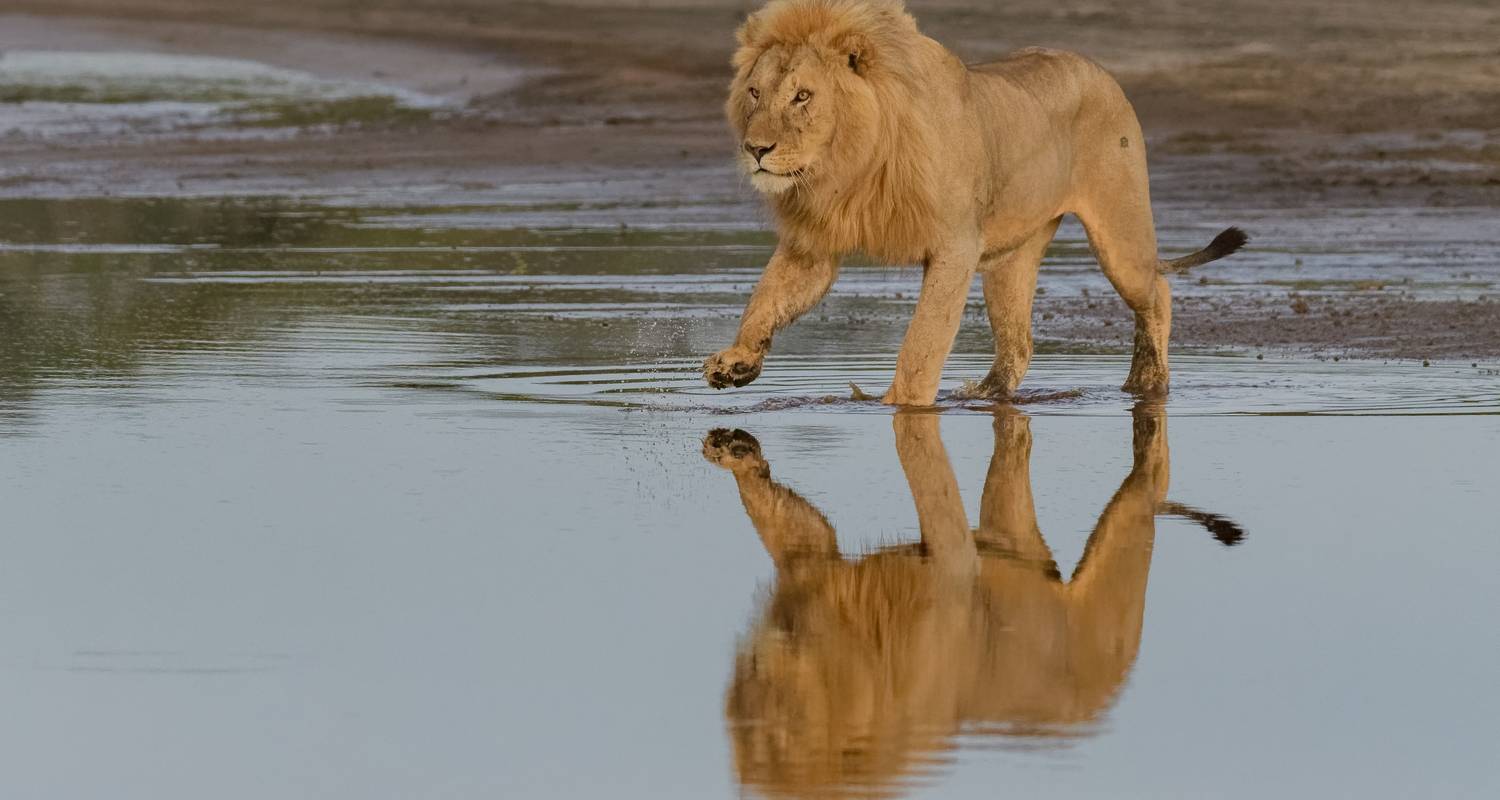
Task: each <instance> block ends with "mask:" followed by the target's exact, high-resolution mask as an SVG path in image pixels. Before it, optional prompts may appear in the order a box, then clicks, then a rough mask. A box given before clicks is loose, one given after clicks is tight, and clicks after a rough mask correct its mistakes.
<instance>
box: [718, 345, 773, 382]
mask: <svg viewBox="0 0 1500 800" xmlns="http://www.w3.org/2000/svg"><path fill="white" fill-rule="evenodd" d="M764 358H765V357H764V356H763V355H761V354H760V353H757V352H755V351H753V350H750V349H749V348H746V347H740V346H738V345H736V346H734V347H731V348H729V349H728V350H721V351H719V352H717V353H715V354H713V355H711V356H709V357H708V360H707V361H704V362H703V379H704V380H706V381H708V385H709V386H712V387H713V388H715V389H723V388H725V387H726V386H744V385H745V384H747V383H749V382H751V381H753V380H755V379H756V378H758V377H760V365H761V364H762V363H763V362H764Z"/></svg>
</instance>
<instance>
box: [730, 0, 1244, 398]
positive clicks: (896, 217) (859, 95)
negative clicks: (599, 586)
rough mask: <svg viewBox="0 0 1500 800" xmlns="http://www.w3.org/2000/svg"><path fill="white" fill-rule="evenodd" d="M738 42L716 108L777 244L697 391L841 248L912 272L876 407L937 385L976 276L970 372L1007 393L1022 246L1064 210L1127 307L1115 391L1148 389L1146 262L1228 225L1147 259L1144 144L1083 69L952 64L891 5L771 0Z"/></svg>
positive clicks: (1156, 347) (791, 305)
mask: <svg viewBox="0 0 1500 800" xmlns="http://www.w3.org/2000/svg"><path fill="white" fill-rule="evenodd" d="M738 38H739V45H740V46H739V49H738V50H737V51H736V52H735V54H734V59H733V64H734V68H735V70H736V73H735V77H734V80H733V82H732V83H731V84H730V88H729V100H728V102H727V103H726V105H725V111H726V113H727V115H728V117H729V121H730V124H731V125H732V126H733V128H734V130H735V133H736V134H737V135H738V136H739V141H740V143H741V145H742V146H741V148H740V151H739V162H740V165H741V166H742V167H743V168H744V170H745V172H746V173H747V174H748V175H749V176H750V182H751V184H752V185H754V186H755V188H756V189H758V190H760V191H761V192H762V193H763V194H765V195H766V196H767V198H768V200H769V203H770V205H771V207H772V209H773V210H774V212H775V215H776V218H777V222H778V228H779V233H780V243H779V245H778V246H777V248H776V252H775V254H774V255H772V256H771V260H770V262H769V263H768V264H767V265H766V268H765V273H764V274H763V275H762V276H761V280H760V283H759V285H757V286H756V288H755V291H754V293H752V294H751V296H750V301H749V304H748V305H747V306H746V307H745V313H744V317H743V318H742V320H741V322H740V328H739V333H738V335H737V336H736V337H735V342H734V344H733V346H731V347H729V348H728V349H725V350H723V351H721V352H719V353H717V354H715V355H713V356H711V357H710V358H709V359H708V360H707V361H706V362H704V365H703V374H704V377H705V378H706V379H707V381H708V384H709V385H710V386H713V387H715V388H723V387H726V386H730V385H733V386H744V385H745V384H747V383H749V382H751V381H753V380H755V378H756V377H757V376H758V375H759V374H760V371H761V365H762V363H763V361H764V359H765V357H766V353H767V351H769V350H770V347H771V337H772V335H773V334H775V333H776V331H778V330H780V329H781V328H784V327H786V326H787V325H788V324H790V323H791V322H792V321H793V320H795V319H796V318H797V317H799V316H801V315H802V314H803V313H805V312H806V311H807V310H808V309H810V308H812V306H814V305H816V304H817V302H818V301H819V300H820V299H821V298H822V297H823V295H824V294H826V293H827V292H828V289H829V287H831V286H832V285H833V281H834V278H835V277H836V275H837V273H838V266H839V259H840V258H841V257H842V256H844V255H845V254H848V253H851V252H854V251H862V252H864V253H866V254H868V255H870V256H872V257H874V258H876V259H879V260H882V261H886V262H890V263H914V262H920V263H921V264H922V266H923V274H922V292H921V297H920V299H919V300H918V301H917V307H916V312H915V314H914V315H913V317H912V320H911V324H910V326H909V327H908V328H907V331H906V339H905V341H904V342H903V343H902V345H901V354H900V356H899V357H898V359H897V362H896V376H895V380H894V381H893V382H892V384H891V387H890V390H889V391H888V392H886V394H885V397H884V398H883V400H884V401H885V402H886V403H893V404H900V405H927V404H930V403H932V402H933V400H934V399H935V398H936V397H937V387H938V379H939V377H940V374H941V372H942V367H943V361H944V360H945V359H946V358H947V355H948V351H949V350H950V349H951V348H952V346H953V339H954V336H955V335H956V334H957V331H958V325H959V321H960V319H961V318H962V316H963V311H964V305H965V303H966V300H967V296H968V291H969V285H970V283H971V281H972V279H973V276H974V272H975V270H976V269H977V270H978V271H979V272H980V273H981V274H982V275H983V276H984V299H985V304H986V305H987V306H988V308H989V317H990V325H991V327H992V328H993V329H994V334H995V363H994V366H993V368H991V370H990V372H989V375H988V376H987V377H986V378H985V379H984V382H983V383H982V384H981V385H982V387H983V388H984V389H985V390H986V391H987V392H988V393H990V394H992V395H995V396H1002V397H1003V396H1006V395H1009V394H1011V393H1012V392H1014V391H1015V389H1016V387H1017V386H1018V385H1019V384H1020V382H1021V377H1022V375H1024V374H1025V372H1026V367H1027V365H1028V363H1029V362H1030V360H1031V300H1032V295H1033V294H1034V293H1035V291H1036V280H1037V270H1038V268H1039V266H1040V263H1041V258H1042V254H1043V252H1044V251H1045V250H1046V249H1047V244H1048V243H1049V242H1050V241H1051V240H1052V236H1053V234H1054V233H1055V232H1056V231H1057V226H1058V222H1059V221H1060V219H1061V217H1062V215H1063V214H1065V213H1072V214H1076V215H1077V216H1078V218H1079V219H1080V220H1082V222H1083V225H1084V228H1085V229H1086V230H1087V232H1088V237H1089V242H1090V243H1091V245H1092V246H1093V249H1094V252H1095V253H1096V254H1097V256H1098V258H1099V264H1100V266H1101V267H1103V269H1104V274H1105V275H1106V276H1107V277H1108V278H1109V280H1110V283H1112V284H1113V285H1114V287H1115V290H1116V291H1118V292H1119V293H1120V296H1121V297H1122V298H1124V300H1125V302H1126V304H1128V305H1129V306H1130V308H1131V310H1133V311H1134V312H1135V320H1136V325H1135V354H1134V358H1133V359H1132V361H1131V365H1130V375H1129V378H1128V379H1127V380H1126V381H1125V386H1124V388H1125V390H1126V391H1131V392H1136V393H1139V394H1145V395H1152V394H1161V393H1164V392H1165V391H1166V390H1167V380H1168V369H1167V339H1168V334H1169V331H1170V328H1171V322H1172V302H1171V291H1170V290H1169V288H1168V286H1167V282H1166V280H1165V279H1164V278H1163V276H1162V275H1163V273H1166V272H1176V271H1181V270H1185V269H1189V268H1191V267H1195V266H1198V265H1200V264H1205V263H1208V262H1209V261H1213V260H1214V259H1218V258H1222V257H1224V256H1226V255H1229V254H1230V253H1233V252H1234V251H1235V250H1238V249H1239V248H1240V247H1241V246H1242V245H1243V244H1244V243H1245V241H1246V237H1245V235H1244V233H1243V232H1241V231H1240V230H1239V229H1237V228H1230V229H1228V230H1226V231H1224V232H1223V233H1220V234H1219V235H1218V236H1217V237H1215V238H1214V240H1213V242H1212V243H1211V244H1209V246H1208V247H1206V248H1204V249H1203V250H1200V251H1198V252H1196V253H1193V254H1192V255H1189V256H1185V257H1183V258H1178V259H1174V260H1171V261H1163V260H1161V259H1160V258H1159V257H1158V255H1157V251H1156V232H1155V230H1154V228H1153V224H1152V220H1151V202H1150V195H1149V190H1148V186H1147V181H1146V151H1145V141H1144V139H1143V138H1142V136H1141V128H1140V124H1139V123H1138V122H1137V121H1136V118H1135V111H1134V110H1133V109H1132V108H1131V106H1130V103H1129V101H1127V100H1126V99H1125V95H1124V93H1123V92H1122V91H1121V89H1120V86H1119V84H1117V83H1115V81H1114V79H1113V78H1111V77H1110V76H1109V74H1108V73H1107V72H1105V71H1104V69H1103V68H1101V67H1100V66H1098V65H1097V64H1095V63H1093V62H1092V61H1089V60H1088V59H1086V58H1083V57H1082V56H1078V55H1075V54H1072V53H1066V52H1060V51H1055V50H1044V49H1028V50H1022V51H1019V52H1017V53H1014V54H1012V55H1010V56H1009V57H1007V58H1005V59H1003V60H1001V61H996V62H993V63H989V64H979V65H976V66H966V65H965V64H964V63H963V62H962V61H960V60H959V59H958V58H957V57H956V56H954V55H953V54H952V53H950V52H949V51H948V50H947V49H945V48H944V47H943V46H942V45H940V44H938V43H937V42H936V41H933V40H932V39H929V38H927V37H926V36H923V35H922V34H921V33H920V32H919V31H918V30H917V26H916V22H915V20H913V19H912V18H911V16H910V15H908V14H907V13H906V11H905V9H904V8H903V7H902V5H901V3H900V2H899V0H772V2H770V3H768V4H767V5H766V6H765V8H763V9H761V10H760V11H758V12H756V13H754V14H752V15H751V16H750V17H749V18H748V19H747V20H746V21H745V23H744V25H743V26H741V27H740V29H739V33H738Z"/></svg>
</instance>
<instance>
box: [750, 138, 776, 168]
mask: <svg viewBox="0 0 1500 800" xmlns="http://www.w3.org/2000/svg"><path fill="white" fill-rule="evenodd" d="M775 149H776V145H774V144H755V143H754V142H745V152H747V153H749V154H750V155H752V156H754V157H755V162H756V163H757V164H758V163H760V160H761V159H762V158H764V157H765V155H766V153H769V152H771V151H772V150H775Z"/></svg>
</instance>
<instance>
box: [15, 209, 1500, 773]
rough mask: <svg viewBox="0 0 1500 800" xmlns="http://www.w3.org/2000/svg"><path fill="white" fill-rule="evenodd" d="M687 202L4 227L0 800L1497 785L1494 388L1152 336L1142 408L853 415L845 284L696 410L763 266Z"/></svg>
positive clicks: (1103, 390) (897, 284)
mask: <svg viewBox="0 0 1500 800" xmlns="http://www.w3.org/2000/svg"><path fill="white" fill-rule="evenodd" d="M543 194H545V193H543ZM694 208H695V209H696V210H694V211H692V212H691V213H690V214H687V215H686V218H687V219H690V220H700V222H699V223H695V224H683V223H682V218H683V217H681V216H680V215H679V218H678V220H677V224H669V223H672V220H671V219H666V217H671V216H672V215H673V214H676V213H677V212H674V211H673V210H671V209H665V210H664V209H659V208H648V209H635V210H633V211H632V212H631V213H632V214H636V215H638V216H633V217H631V219H632V220H638V219H645V218H656V217H661V219H659V220H658V221H659V222H660V223H661V224H642V225H627V226H625V227H623V228H622V227H620V226H619V225H618V224H614V223H612V222H609V219H610V215H611V214H612V213H614V212H612V211H610V210H609V209H602V208H578V207H574V206H569V205H567V204H566V203H564V202H562V201H560V200H558V199H557V198H550V197H542V198H539V199H537V200H535V202H529V203H527V204H524V207H521V208H516V207H514V206H511V207H506V206H504V205H503V204H502V205H496V204H490V205H483V204H478V205H469V206H435V205H430V206H423V207H415V206H372V205H369V204H367V203H359V202H354V201H352V200H349V199H345V200H340V201H334V202H330V201H327V200H326V199H324V200H319V199H309V198H300V199H299V198H285V197H263V198H249V199H246V198H238V199H225V198H204V199H196V200H194V199H177V200H162V199H104V200H45V201H44V200H35V199H14V200H6V201H0V341H3V342H4V347H3V348H0V508H3V509H4V510H5V511H4V517H3V520H4V527H3V529H4V531H5V534H4V539H3V541H4V543H5V551H6V557H5V558H4V559H3V560H0V641H3V642H4V645H3V647H0V668H3V669H4V672H5V676H6V680H5V681H3V682H0V686H3V687H4V688H3V689H0V699H3V701H4V705H5V707H6V709H7V710H8V712H9V718H10V720H11V724H9V725H7V726H5V727H4V729H3V733H0V747H3V749H4V750H5V751H6V752H7V753H9V754H10V755H11V758H9V759H8V760H7V762H8V766H7V768H6V770H5V771H4V775H3V776H0V787H3V789H4V793H5V794H6V795H7V796H16V797H112V798H120V797H141V798H153V799H155V798H164V797H183V798H187V797H203V796H212V797H221V798H240V797H243V798H264V797H281V798H296V797H308V798H314V797H316V798H329V797H348V798H370V797H392V798H397V797H413V796H423V797H478V796H489V797H493V796H499V797H598V796H610V797H642V798H646V797H650V798H659V797H683V798H701V797H729V796H738V795H741V794H748V795H750V796H762V795H770V796H829V795H843V796H871V795H878V796H914V797H944V798H949V797H988V796H993V795H994V794H996V793H997V792H1002V791H1003V792H1009V793H1014V794H1018V795H1046V796H1062V797H1087V796H1108V797H1120V796H1138V797H1162V796H1223V797H1263V796H1266V795H1268V794H1272V795H1288V794H1289V795H1294V796H1306V795H1314V794H1324V795H1346V794H1360V795H1364V796H1375V797H1398V796H1413V795H1423V796H1426V795H1436V796H1485V795H1487V794H1489V793H1491V792H1493V790H1494V789H1495V788H1496V783H1495V779H1494V777H1493V775H1492V774H1491V771H1490V770H1489V769H1488V767H1487V765H1488V764H1489V763H1490V762H1491V761H1492V760H1493V758H1494V757H1495V756H1496V755H1500V753H1497V752H1496V742H1500V735H1497V732H1500V724H1497V721H1496V720H1497V716H1500V701H1497V697H1496V695H1495V693H1494V692H1493V691H1492V690H1491V684H1492V682H1493V681H1492V676H1493V672H1494V664H1495V663H1496V660H1497V658H1500V637H1497V635H1496V633H1495V626H1494V622H1493V619H1492V617H1493V610H1494V609H1495V608H1496V607H1500V586H1497V583H1496V581H1495V579H1494V567H1493V565H1494V564H1495V563H1496V562H1497V557H1500V544H1497V542H1500V539H1497V537H1496V536H1495V532H1496V530H1497V528H1496V515H1495V510H1494V508H1495V493H1494V491H1495V490H1494V486H1495V485H1496V478H1497V477H1500V456H1497V453H1500V415H1497V411H1500V375H1497V374H1496V373H1495V371H1494V370H1493V369H1491V368H1489V367H1487V366H1486V365H1484V364H1479V365H1477V366H1469V365H1467V364H1448V363H1444V364H1434V365H1433V366H1431V367H1422V366H1420V365H1418V364H1414V363H1404V364H1383V363H1380V362H1347V361H1346V362H1340V363H1334V362H1317V361H1298V360H1289V359H1285V358H1282V357H1276V356H1273V357H1270V358H1267V359H1265V360H1257V359H1255V358H1254V357H1253V355H1249V354H1243V353H1241V354H1234V355H1229V356H1221V355H1215V354H1211V353H1191V354H1183V355H1182V356H1181V357H1178V358H1176V360H1175V361H1174V364H1175V366H1176V372H1175V375H1174V392H1173V395H1172V397H1171V399H1170V401H1169V402H1168V403H1167V404H1166V405H1165V407H1162V408H1142V407H1137V406H1136V405H1135V404H1134V403H1133V401H1132V400H1131V399H1130V398H1129V397H1127V396H1125V395H1123V394H1121V393H1119V392H1118V391H1117V389H1116V387H1117V385H1118V383H1119V382H1120V381H1121V380H1122V378H1123V376H1124V374H1125V371H1126V368H1127V363H1126V362H1127V356H1126V355H1124V354H1122V353H1118V352H1110V351H1109V350H1108V349H1107V348H1105V349H1100V348H1063V347H1057V346H1050V345H1049V346H1045V347H1044V348H1043V352H1042V353H1041V354H1040V355H1039V357H1038V359H1037V362H1036V364H1035V366H1034V370H1033V373H1032V375H1031V377H1030V378H1029V379H1028V384H1027V385H1028V391H1029V392H1031V394H1030V396H1029V399H1030V400H1032V402H1028V403H1024V404H1022V405H1020V406H1018V407H1016V408H1003V409H997V408H995V407H993V406H991V405H987V404H984V403H977V402H973V401H964V400H961V399H959V398H957V397H955V396H954V395H952V394H947V395H945V398H946V399H945V401H944V402H943V403H942V404H941V413H937V414H904V415H892V414H891V413H890V412H889V411H888V410H887V409H884V408H883V407H880V406H878V405H876V404H871V403H868V402H859V401H851V400H849V399H848V398H849V397H850V392H851V390H850V389H849V386H848V384H849V383H851V382H853V383H856V384H858V385H860V386H861V387H863V388H864V389H866V390H869V391H875V390H878V389H880V388H883V385H884V383H885V382H886V381H888V380H889V375H890V371H891V368H892V365H893V358H894V353H895V351H896V348H897V346H898V344H899V340H900V335H901V320H903V319H904V315H905V314H907V313H908V312H909V307H910V304H911V302H912V299H913V295H914V292H915V288H916V276H915V274H914V273H913V272H912V271H910V270H901V269H874V270H865V271H858V270H851V271H850V272H849V273H848V274H847V275H845V277H844V278H843V279H842V280H841V282H840V284H839V287H838V289H837V290H836V292H835V294H834V295H833V296H832V297H831V298H830V299H829V301H828V303H826V304H825V305H824V306H822V307H820V309H819V310H818V311H816V312H814V314H812V315H810V316H809V318H808V319H806V320H805V321H804V322H803V323H800V324H799V325H798V326H796V327H795V328H793V329H791V330H790V331H788V333H787V334H786V335H785V336H784V337H783V338H782V339H781V340H779V342H778V355H777V357H776V358H775V359H774V360H773V361H772V362H769V363H768V367H767V370H766V372H765V375H764V377H763V378H762V379H761V380H760V381H758V382H757V383H755V384H753V385H752V386H750V387H746V389H744V390H741V391H737V392H731V393H723V392H713V391H711V390H708V389H707V388H706V387H704V386H702V385H701V384H700V382H699V380H698V379H697V377H696V374H695V369H696V366H695V365H696V363H697V361H698V360H699V359H701V357H702V356H703V355H705V354H707V353H709V352H712V351H713V350H714V349H716V348H717V347H720V346H722V343H723V342H725V341H727V340H728V338H729V336H730V335H731V334H732V331H733V327H734V324H735V318H736V315H737V312H738V308H739V306H740V304H741V303H742V302H743V298H744V296H745V294H746V292H747V291H748V289H749V286H750V285H751V283H752V282H753V280H754V276H755V270H756V269H757V268H758V266H759V264H760V263H761V262H762V261H763V259H764V257H765V255H766V253H767V252H768V249H769V244H770V242H769V239H768V238H767V237H766V235H765V234H763V233H761V232H759V231H758V230H757V229H755V228H754V227H753V226H743V225H742V226H735V225H709V224H703V223H701V220H702V219H706V218H711V217H713V216H714V214H717V213H720V212H717V211H714V210H713V209H714V208H716V206H714V205H713V204H712V203H709V202H705V203H702V204H700V205H698V206H695V207H694ZM508 214H511V215H518V216H507V215H508ZM568 220H573V221H574V222H575V223H576V224H573V225H570V226H564V227H558V225H557V224H555V223H558V222H559V221H563V222H566V221H568ZM549 222H550V223H554V224H545V225H544V224H541V223H549ZM1407 255H1408V256H1410V258H1409V259H1408V261H1406V262H1402V264H1407V265H1408V266H1409V265H1410V264H1411V263H1414V259H1415V258H1416V257H1415V256H1411V254H1410V253H1408V254H1407ZM1053 256H1054V258H1053V261H1055V262H1056V264H1055V266H1050V267H1049V272H1048V273H1047V274H1046V275H1045V276H1044V279H1043V285H1044V286H1046V287H1048V288H1049V290H1050V291H1064V292H1067V291H1077V290H1078V289H1079V288H1082V287H1087V286H1098V285H1101V284H1102V281H1100V279H1098V277H1097V272H1096V271H1095V272H1089V271H1088V269H1086V268H1085V267H1086V261H1085V260H1086V258H1087V253H1086V250H1085V249H1084V248H1083V245H1082V242H1081V241H1080V240H1078V239H1077V238H1076V237H1074V238H1068V237H1067V236H1065V237H1064V239H1063V240H1062V241H1061V242H1060V243H1059V245H1058V246H1057V248H1055V251H1054V253H1053ZM1305 257H1306V258H1307V259H1309V260H1311V259H1316V258H1325V259H1328V260H1329V261H1330V262H1332V261H1337V260H1338V259H1339V258H1344V259H1349V260H1358V258H1359V256H1358V254H1348V253H1346V254H1344V255H1343V256H1340V255H1339V254H1338V253H1337V252H1326V253H1315V252H1312V251H1309V252H1308V253H1307V254H1306V255H1305ZM1392 258H1393V259H1394V258H1395V257H1392ZM1396 260H1399V259H1396ZM1251 262H1252V263H1251V264H1250V265H1248V266H1247V267H1246V269H1245V271H1244V272H1242V273H1240V274H1242V275H1245V276H1249V277H1247V278H1246V280H1251V279H1252V278H1253V279H1254V280H1256V281H1271V280H1277V279H1279V278H1277V277H1276V273H1275V270H1277V269H1282V268H1283V267H1282V266H1278V265H1280V264H1282V262H1279V261H1278V262H1274V263H1273V262H1271V261H1270V260H1269V259H1268V260H1267V261H1266V262H1265V263H1263V264H1262V263H1260V262H1255V261H1254V260H1253V259H1252V260H1251ZM1408 266H1402V265H1401V264H1397V266H1396V267H1393V269H1407V268H1408ZM1377 268H1378V267H1372V266H1370V265H1369V264H1366V265H1365V269H1366V271H1367V272H1368V270H1369V269H1377ZM1410 268H1411V269H1415V267H1410ZM1474 269H1475V270H1480V272H1479V273H1478V274H1481V275H1483V276H1487V275H1489V274H1490V273H1488V272H1483V270H1484V269H1489V267H1487V266H1484V265H1483V264H1481V265H1480V266H1476V267H1474ZM1319 274H1322V273H1319ZM1361 274H1362V275H1363V274H1366V273H1361ZM1398 279H1399V278H1398ZM1483 280H1485V281H1488V280H1489V278H1488V277H1484V278H1483ZM1095 281H1099V283H1095ZM1489 285H1490V284H1485V286H1489ZM1332 290H1333V291H1337V290H1339V289H1338V288H1337V287H1335V288H1334V289H1332ZM1459 290H1463V291H1468V290H1467V289H1461V287H1460V289H1454V288H1453V287H1451V286H1448V285H1446V284H1445V285H1444V288H1438V289H1432V291H1459ZM1233 291H1235V290H1234V289H1233V288H1232V287H1230V288H1227V289H1226V288H1222V287H1217V286H1214V285H1203V286H1197V285H1187V286H1184V293H1185V294H1189V295H1190V294H1191V293H1193V292H1202V293H1205V295H1206V296H1209V297H1213V298H1217V297H1221V296H1226V295H1222V294H1216V293H1219V292H1233ZM1309 291H1311V290H1310V289H1309ZM1411 291H1423V289H1421V288H1420V287H1417V286H1414V287H1413V288H1412V289H1411ZM1474 291H1488V289H1485V288H1481V289H1475V290H1474ZM971 311H972V313H971V314H970V316H969V318H967V319H966V321H965V324H964V329H963V332H962V334H961V336H960V340H959V343H958V347H957V351H956V354H955V356H954V357H953V359H952V360H951V361H950V362H949V368H948V371H947V374H946V378H945V381H944V388H945V391H946V392H950V393H951V392H953V391H954V390H957V389H959V388H960V387H961V385H962V383H963V381H964V380H965V379H971V378H976V377H979V376H980V375H982V374H983V372H984V369H985V368H986V367H987V363H988V358H987V356H986V354H985V353H986V348H987V347H988V346H989V345H988V338H987V337H988V333H987V331H986V330H985V327H984V323H983V320H982V311H980V310H979V309H978V307H977V306H976V307H975V308H974V309H972V310H971ZM1080 350H1084V351H1083V352H1080ZM735 430H738V431H740V433H738V434H736V433H733V432H734V431H735ZM705 455H707V456H709V458H705ZM765 497H770V498H771V499H773V500H775V501H776V502H774V503H772V504H771V506H770V508H771V512H774V513H771V515H770V516H767V514H768V512H767V510H766V506H764V504H761V503H759V499H764V498H765ZM793 512H795V513H793ZM776 513H781V514H782V515H783V517H777V516H775V514H776ZM787 514H791V515H792V516H791V517H786V515H787ZM778 531H779V533H778ZM768 532H769V533H768ZM777 536H781V537H783V538H782V539H777V538H776V537H777ZM768 542H770V544H769V545H768ZM778 542H779V543H780V544H781V545H786V546H785V547H779V546H778ZM835 546H836V548H837V553H838V554H839V555H840V556H841V557H838V558H836V557H835V555H834V552H835V551H834V550H832V547H835ZM882 626H883V627H882ZM80 765H87V768H86V769H85V768H81V767H80Z"/></svg>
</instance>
